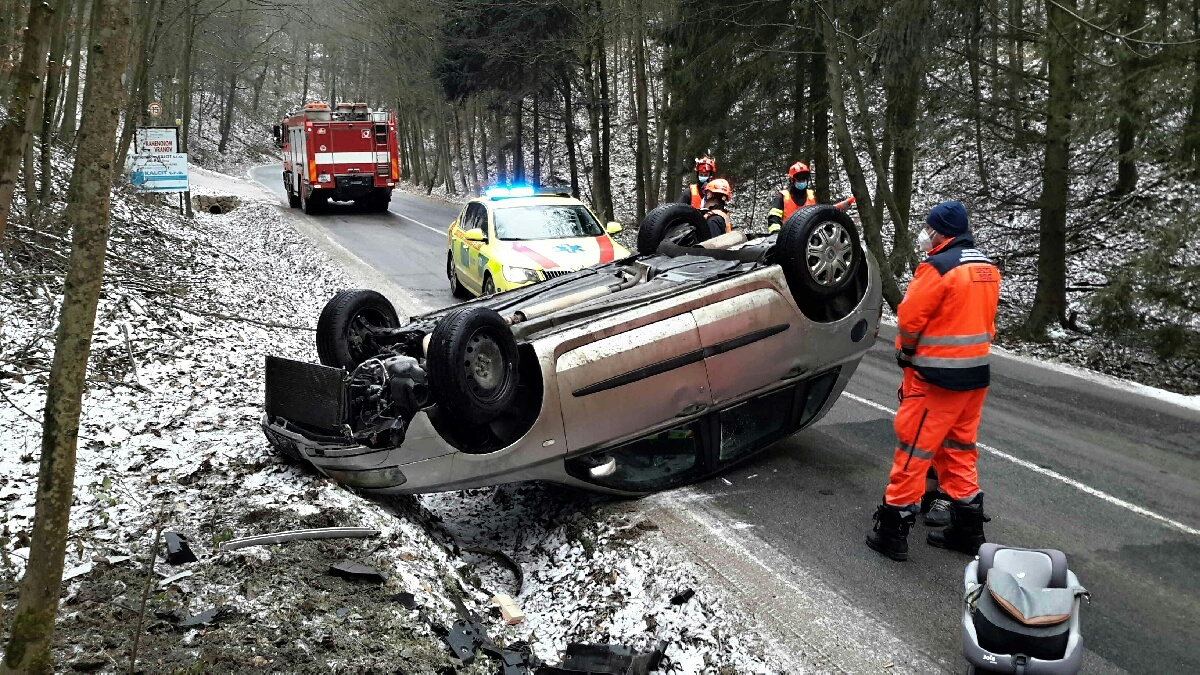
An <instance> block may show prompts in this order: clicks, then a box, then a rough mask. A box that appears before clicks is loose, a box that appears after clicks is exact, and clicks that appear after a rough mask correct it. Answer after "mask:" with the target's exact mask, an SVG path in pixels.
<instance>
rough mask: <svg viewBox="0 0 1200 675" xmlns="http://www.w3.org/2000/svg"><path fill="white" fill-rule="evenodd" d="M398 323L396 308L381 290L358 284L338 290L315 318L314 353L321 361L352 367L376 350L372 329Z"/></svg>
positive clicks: (335, 365) (394, 326)
mask: <svg viewBox="0 0 1200 675" xmlns="http://www.w3.org/2000/svg"><path fill="white" fill-rule="evenodd" d="M399 325H400V318H399V317H398V316H397V315H396V308H395V307H393V306H392V303H391V302H390V301H388V299H387V298H385V297H383V295H382V294H380V293H377V292H375V291H370V290H364V289H359V288H356V289H351V290H346V291H340V292H338V294H337V295H335V296H333V299H332V300H330V301H329V302H327V303H325V308H324V309H322V310H321V316H320V317H319V318H318V319H317V356H318V357H320V360H321V364H322V365H326V366H329V367H330V368H345V369H346V370H354V369H355V368H357V367H358V365H359V364H360V363H362V362H363V361H366V360H367V359H369V358H371V357H373V356H375V355H376V353H377V351H376V349H375V347H374V342H373V341H372V340H371V330H372V329H374V328H396V327H398V326H399Z"/></svg>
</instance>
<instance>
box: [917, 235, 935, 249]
mask: <svg viewBox="0 0 1200 675" xmlns="http://www.w3.org/2000/svg"><path fill="white" fill-rule="evenodd" d="M917 246H920V247H921V252H922V253H929V252H930V251H932V250H933V237H931V236H929V230H921V234H919V235H917Z"/></svg>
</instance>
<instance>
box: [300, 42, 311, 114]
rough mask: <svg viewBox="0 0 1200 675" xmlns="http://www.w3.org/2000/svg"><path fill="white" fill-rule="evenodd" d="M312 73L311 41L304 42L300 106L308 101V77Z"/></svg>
mask: <svg viewBox="0 0 1200 675" xmlns="http://www.w3.org/2000/svg"><path fill="white" fill-rule="evenodd" d="M311 73H312V43H310V42H305V43H304V84H303V87H304V88H303V89H302V90H301V92H300V106H301V107H304V104H305V103H307V102H308V77H309V75H310V74H311Z"/></svg>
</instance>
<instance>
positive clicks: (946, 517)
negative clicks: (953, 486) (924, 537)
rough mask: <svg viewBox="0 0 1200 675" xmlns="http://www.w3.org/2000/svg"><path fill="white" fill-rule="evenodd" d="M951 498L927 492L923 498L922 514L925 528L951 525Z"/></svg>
mask: <svg viewBox="0 0 1200 675" xmlns="http://www.w3.org/2000/svg"><path fill="white" fill-rule="evenodd" d="M951 501H952V500H951V499H950V496H949V495H947V494H945V493H943V492H940V491H938V492H926V493H925V496H924V497H921V513H924V514H925V527H945V526H947V525H949V524H950V502H951Z"/></svg>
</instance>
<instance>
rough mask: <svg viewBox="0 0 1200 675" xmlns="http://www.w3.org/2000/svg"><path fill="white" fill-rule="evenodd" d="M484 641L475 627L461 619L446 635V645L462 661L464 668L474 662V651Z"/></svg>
mask: <svg viewBox="0 0 1200 675" xmlns="http://www.w3.org/2000/svg"><path fill="white" fill-rule="evenodd" d="M484 639H485V638H483V637H482V636H481V635H480V634H479V631H478V629H477V627H476V626H473V625H471V624H469V623H467V622H466V621H464V620H463V619H459V620H457V621H455V622H454V625H453V626H451V627H450V632H449V633H447V634H446V644H448V645H450V651H452V652H454V656H455V657H457V658H458V660H459V661H462V662H463V665H464V666H469V665H471V664H472V663H474V662H475V649H476V648H477V647H479V645H480V643H482V642H483V640H484Z"/></svg>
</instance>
